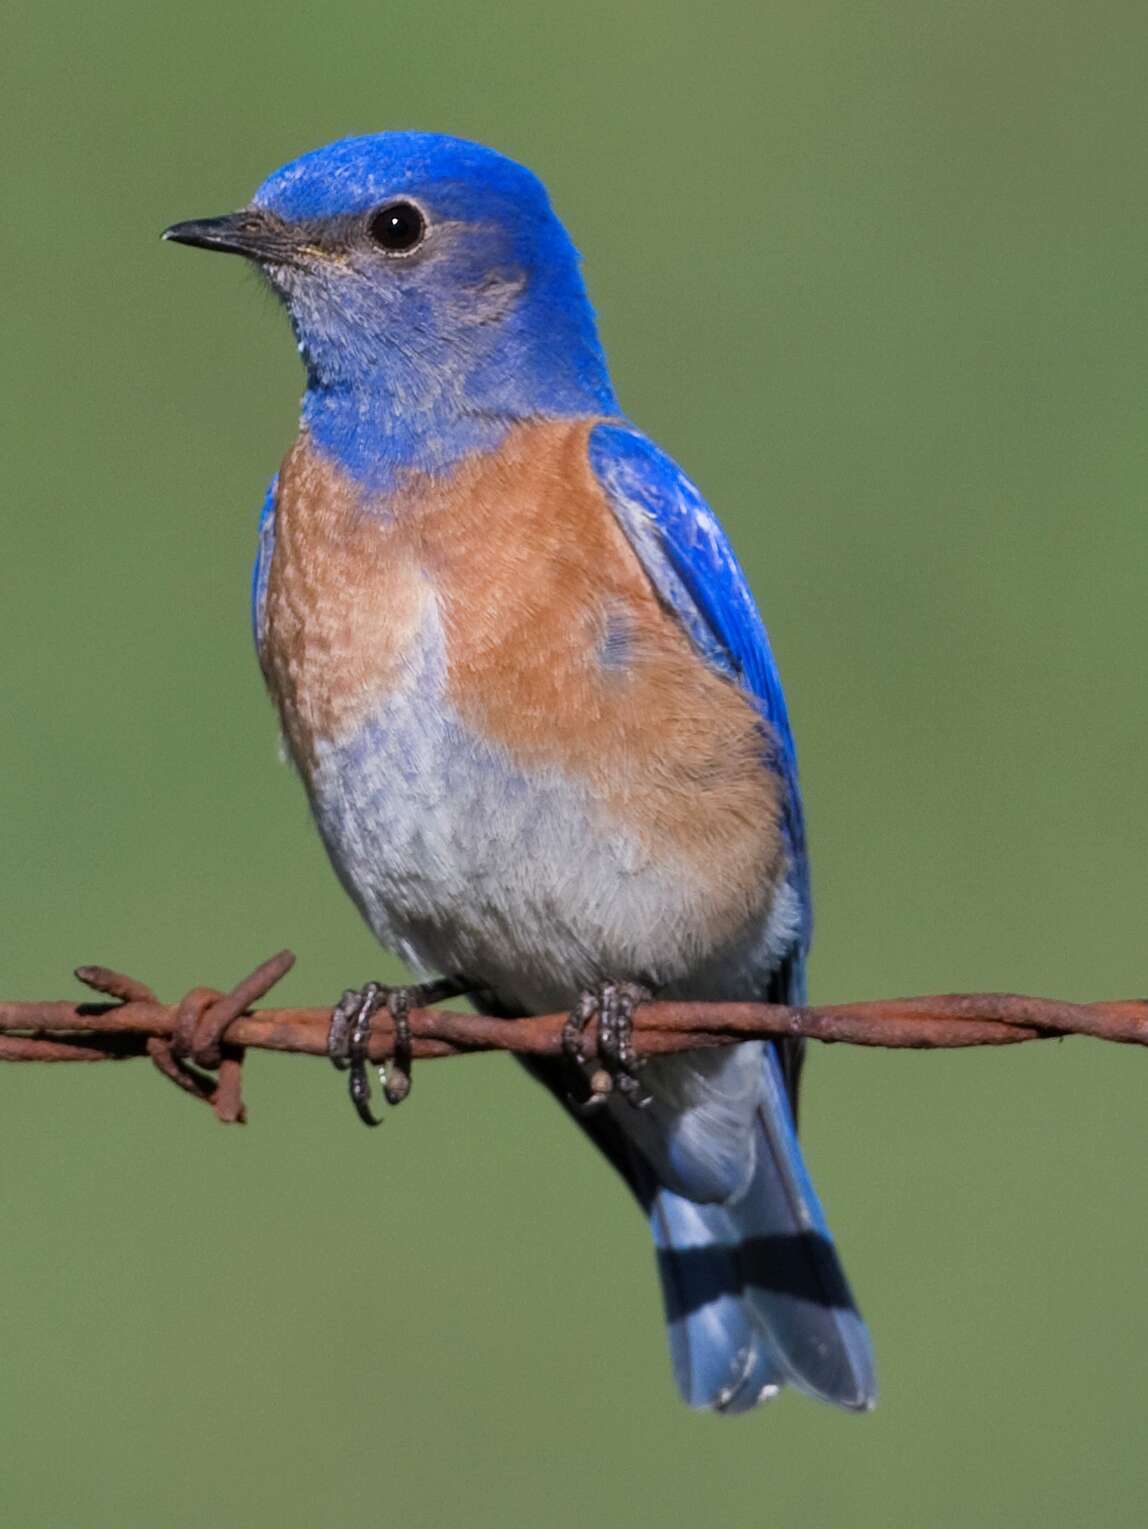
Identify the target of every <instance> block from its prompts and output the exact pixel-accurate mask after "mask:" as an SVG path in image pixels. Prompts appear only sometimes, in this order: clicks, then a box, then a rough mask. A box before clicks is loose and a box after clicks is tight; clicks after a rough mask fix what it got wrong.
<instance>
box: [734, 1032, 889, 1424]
mask: <svg viewBox="0 0 1148 1529" xmlns="http://www.w3.org/2000/svg"><path fill="white" fill-rule="evenodd" d="M763 1071H764V1087H763V1091H762V1102H761V1108H760V1110H759V1112H758V1124H757V1139H756V1142H755V1152H756V1165H755V1169H754V1176H753V1179H752V1180H751V1182H750V1186H749V1189H748V1190H747V1191H746V1193H745V1194H744V1195H743V1196H742V1198H741V1199H740V1200H738V1201H737V1203H736V1204H735V1205H732V1206H730V1207H728V1211H729V1214H730V1215H731V1217H732V1218H733V1220H734V1222H735V1225H736V1227H737V1231H738V1237H739V1245H740V1260H739V1263H740V1272H741V1277H742V1282H743V1289H744V1294H745V1303H746V1306H747V1308H748V1309H749V1312H750V1313H751V1315H752V1317H753V1318H754V1319H755V1320H756V1321H757V1322H758V1323H759V1324H760V1326H761V1327H762V1328H764V1330H765V1331H766V1332H767V1333H768V1334H769V1337H770V1340H771V1341H772V1343H773V1345H774V1347H775V1350H776V1352H777V1354H778V1357H779V1359H780V1360H781V1363H782V1364H783V1366H784V1368H785V1370H786V1371H787V1373H788V1377H789V1379H790V1381H791V1382H792V1383H793V1384H794V1385H795V1386H797V1387H798V1389H799V1390H802V1391H805V1392H807V1393H808V1394H809V1395H811V1396H816V1397H820V1398H821V1399H822V1400H823V1401H829V1402H836V1403H837V1405H838V1406H841V1407H848V1408H852V1409H855V1410H859V1409H866V1408H869V1407H871V1406H873V1404H874V1402H875V1401H876V1396H877V1385H876V1377H875V1374H874V1366H873V1351H872V1346H871V1344H870V1341H869V1334H868V1332H867V1331H866V1328H865V1324H864V1322H863V1321H862V1319H861V1315H860V1313H859V1312H858V1310H857V1306H856V1303H855V1302H854V1300H853V1296H852V1294H851V1292H850V1290H849V1285H848V1283H847V1281H846V1279H845V1274H844V1271H843V1270H842V1268H841V1264H840V1261H839V1260H838V1257H837V1250H836V1248H835V1247H834V1245H833V1239H832V1237H831V1236H830V1233H829V1228H828V1226H827V1225H826V1222H825V1213H824V1211H823V1210H822V1208H821V1202H820V1201H819V1200H818V1198H817V1193H816V1191H815V1190H814V1188H813V1184H812V1183H811V1181H810V1178H809V1174H808V1172H807V1171H806V1168H805V1163H804V1160H803V1159H802V1155H801V1148H800V1147H799V1145H798V1141H797V1131H796V1127H795V1126H794V1122H793V1114H792V1111H791V1109H790V1105H789V1097H788V1093H787V1090H786V1086H785V1080H784V1078H783V1075H782V1070H781V1067H780V1064H779V1062H778V1059H777V1055H776V1052H775V1051H774V1048H773V1047H772V1046H769V1047H766V1051H765V1064H764V1069H763Z"/></svg>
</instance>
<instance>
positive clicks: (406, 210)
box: [367, 202, 427, 255]
mask: <svg viewBox="0 0 1148 1529" xmlns="http://www.w3.org/2000/svg"><path fill="white" fill-rule="evenodd" d="M367 231H368V233H369V234H370V236H371V238H372V239H373V240H374V241H375V243H376V244H378V245H380V246H381V247H382V248H383V249H385V250H386V251H387V252H388V254H391V255H405V254H406V253H407V252H408V251H409V250H413V249H414V247H415V245H416V244H420V243H421V242H422V237H423V235H424V234H425V233H426V231H427V220H426V219H425V218H424V217H423V215H422V213H421V212H420V211H419V210H418V208H417V207H416V206H414V204H413V203H411V202H388V204H387V205H386V207H380V208H379V210H378V212H376V213H373V214H372V216H371V221H370V223H369V224H368V225H367Z"/></svg>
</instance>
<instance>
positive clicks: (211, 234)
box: [165, 133, 617, 487]
mask: <svg viewBox="0 0 1148 1529" xmlns="http://www.w3.org/2000/svg"><path fill="white" fill-rule="evenodd" d="M165 237H166V238H171V239H175V240H177V241H179V242H181V243H187V244H198V245H202V246H204V247H206V248H211V249H220V250H226V251H230V252H233V253H236V254H242V255H246V256H247V257H248V258H250V259H252V260H254V261H256V262H257V263H258V265H259V266H260V267H261V268H262V270H263V271H264V273H265V274H266V276H267V278H268V280H269V281H270V283H271V285H272V287H273V288H274V289H275V291H276V292H277V293H278V294H279V296H280V297H281V298H282V300H283V302H284V303H285V304H286V307H287V310H288V312H289V313H290V316H291V322H292V325H293V326H294V329H295V335H296V338H297V340H298V344H299V351H300V354H301V355H302V357H303V362H304V365H305V366H306V368H307V392H306V396H305V398H304V402H303V423H304V425H305V426H306V427H307V428H308V430H309V431H310V433H311V436H312V439H313V440H314V442H315V444H316V445H317V446H318V447H319V448H320V449H321V450H323V451H325V452H327V453H328V454H330V455H332V456H334V457H335V458H336V459H337V460H338V461H340V462H341V463H342V464H343V465H344V466H345V467H347V468H348V469H349V470H350V471H351V472H353V473H354V474H355V475H356V476H357V477H359V478H361V479H362V480H363V481H365V482H368V483H370V484H371V485H372V486H377V487H383V486H386V485H388V484H390V483H393V482H394V481H395V480H396V478H397V477H399V476H400V475H401V473H402V472H403V470H404V469H409V468H420V469H424V470H429V471H434V470H436V469H439V468H443V467H446V466H448V465H449V464H450V463H451V462H454V461H457V460H458V459H459V458H460V457H462V456H464V455H466V454H467V453H468V452H470V451H474V450H483V449H487V448H489V447H491V446H493V445H495V444H497V442H498V440H499V439H501V437H502V435H503V434H504V433H505V431H506V430H507V429H508V428H509V427H510V426H511V425H513V424H514V423H515V422H516V421H519V420H524V419H537V418H539V417H542V418H554V417H565V416H579V415H587V414H591V415H603V414H605V415H612V414H616V413H617V403H616V401H615V398H614V394H613V390H612V388H611V386H610V380H609V377H608V375H607V371H606V364H605V360H604V358H603V355H602V351H601V348H600V346H599V343H598V337H597V332H596V330H595V326H594V315H593V312H592V310H591V308H590V305H589V302H588V301H587V298H586V292H585V288H584V287H583V284H582V277H581V274H580V271H579V267H578V255H577V252H576V250H575V249H574V246H573V245H572V243H571V242H570V239H569V236H568V235H567V233H566V231H565V229H564V228H563V227H562V224H561V223H560V222H559V221H558V219H557V217H556V216H555V215H554V213H553V211H552V210H551V207H550V203H549V200H548V198H547V195H546V191H545V188H544V187H543V185H542V184H541V182H540V181H539V180H538V179H537V178H536V177H535V176H534V175H532V174H531V173H530V171H529V170H525V169H523V168H522V166H521V165H517V164H515V163H514V162H513V161H511V160H509V159H505V158H503V156H502V155H500V154H496V153H495V152H494V151H493V150H492V149H487V148H483V147H482V145H480V144H476V143H467V142H465V141H464V140H462V139H459V138H446V137H443V136H441V135H439V134H434V133H378V134H375V135H373V136H370V137H364V138H344V139H342V140H340V141H339V142H337V143H332V144H328V145H327V147H326V148H322V149H316V150H315V151H314V152H313V153H310V154H305V155H304V156H303V157H302V158H301V159H296V160H293V161H292V162H291V163H290V164H288V165H285V166H284V167H283V168H282V169H281V170H277V171H276V172H275V174H274V175H272V176H271V177H270V178H269V179H268V180H266V181H264V183H263V185H262V186H260V188H259V190H258V191H257V192H256V193H255V196H254V197H253V198H252V200H251V202H250V204H249V205H248V206H247V207H246V208H245V209H244V210H243V211H242V212H239V213H235V214H232V215H230V216H227V217H223V218H209V219H205V220H202V221H199V222H192V223H180V224H176V225H175V226H174V227H173V228H170V229H168V231H167V234H166V235H165Z"/></svg>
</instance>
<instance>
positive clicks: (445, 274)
mask: <svg viewBox="0 0 1148 1529" xmlns="http://www.w3.org/2000/svg"><path fill="white" fill-rule="evenodd" d="M163 237H164V238H165V239H168V240H171V241H174V242H176V243H180V244H185V245H192V246H197V247H201V248H204V249H207V250H215V251H220V252H224V253H231V254H235V255H239V256H242V257H244V258H245V259H247V260H248V261H250V262H252V263H253V264H254V266H255V267H257V268H258V270H259V271H260V272H261V273H262V275H263V276H264V277H265V278H266V281H267V282H268V283H269V285H270V287H271V289H272V291H273V292H274V293H275V295H276V296H277V297H278V298H279V299H280V300H281V302H282V304H283V305H284V307H285V308H286V311H287V315H288V317H289V319H290V322H291V326H292V328H293V330H294V334H295V339H296V342H297V348H298V351H299V354H300V356H301V359H302V363H303V367H304V370H305V373H306V386H305V391H304V394H303V400H302V405H301V414H300V422H299V431H298V434H297V436H296V438H295V440H294V442H293V444H292V445H291V447H290V449H289V450H288V452H287V454H286V456H285V457H284V459H283V461H282V464H281V465H280V467H279V470H278V472H277V473H276V475H275V477H274V478H273V479H272V481H271V484H270V487H269V489H268V491H267V495H266V499H265V502H264V507H263V511H262V514H261V517H260V520H259V528H258V556H257V561H256V566H255V573H254V580H253V589H252V619H253V625H254V631H255V641H256V646H257V649H258V654H259V660H260V664H261V666H262V670H263V674H264V677H265V680H266V684H267V687H268V689H269V691H270V693H271V696H272V698H273V700H274V702H275V704H276V706H277V709H278V712H279V718H280V722H281V727H282V733H283V737H284V739H285V743H286V748H287V752H288V754H289V756H290V758H291V759H292V760H293V762H294V764H295V766H296V767H297V770H298V772H299V774H300V776H301V778H302V781H303V784H304V787H305V789H306V793H307V795H308V797H309V800H310V806H311V809H312V812H313V816H314V818H315V821H316V824H317V826H318V830H319V833H320V835H321V837H322V839H323V842H324V844H325V846H326V849H327V852H328V854H329V857H330V860H331V862H332V864H333V867H334V869H335V872H336V874H337V875H338V877H339V879H340V881H341V882H342V884H343V886H344V888H345V889H346V891H347V892H348V893H349V895H350V897H351V899H352V900H353V901H354V903H355V904H356V905H357V907H358V909H359V911H360V912H361V914H362V916H363V918H364V919H365V920H366V922H367V924H368V925H369V927H370V928H371V930H372V931H373V932H374V935H375V936H376V938H377V939H378V941H379V942H380V943H381V945H382V946H383V947H385V948H386V949H387V950H389V951H391V952H393V953H395V954H397V955H398V956H400V957H402V958H403V959H404V960H405V961H406V962H407V963H408V964H409V965H410V967H411V968H412V969H413V971H414V973H415V974H416V976H417V977H419V978H420V979H421V981H420V982H415V983H412V984H410V985H408V986H407V987H406V988H400V989H394V990H389V989H384V988H383V987H381V986H380V985H378V984H368V985H367V986H366V987H365V988H363V989H361V990H359V989H349V990H348V992H347V993H346V994H344V997H343V999H342V1000H341V1002H340V1003H339V1004H338V1005H336V1006H335V1010H334V1017H333V1022H332V1031H331V1035H332V1052H331V1054H332V1058H333V1060H335V1061H336V1062H337V1063H340V1064H342V1065H350V1066H351V1068H352V1073H353V1086H352V1093H353V1096H355V1097H356V1102H357V1104H358V1105H359V1106H360V1107H361V1112H362V1113H365V1114H366V1115H367V1116H368V1118H369V1111H368V1110H366V1109H365V1108H363V1106H364V1101H363V1098H362V1094H361V1091H360V1093H359V1094H358V1095H357V1096H356V1095H355V1087H354V1083H355V1080H356V1079H357V1080H358V1082H359V1084H360V1085H361V1083H362V1075H363V1071H364V1067H363V1060H364V1056H365V1045H364V1041H365V1037H366V1035H367V1034H368V1033H369V1026H370V1021H371V1018H372V1016H373V1014H374V1012H375V1011H376V1009H377V1008H378V1007H379V1006H380V1005H381V1004H382V1003H384V1002H385V1003H386V1004H387V1005H388V1007H389V1008H390V1009H391V1012H392V1015H393V1016H394V1017H395V1019H396V1036H397V1038H399V1039H401V1038H402V1037H403V1036H404V1035H405V1034H406V1033H409V1031H408V1029H407V1028H406V1027H405V1014H406V1010H407V1008H408V1007H409V1005H410V1003H411V1002H412V1001H419V1000H422V999H425V998H427V997H428V996H429V997H431V998H437V997H441V996H446V995H447V994H448V993H461V992H467V993H470V994H471V995H473V996H475V998H476V1001H479V1002H480V1003H481V1005H482V1007H483V1009H484V1010H485V1011H486V1012H492V1013H496V1014H500V1015H503V1016H506V1017H510V1018H515V1017H522V1016H526V1015H530V1014H535V1013H540V1012H552V1011H554V1010H557V1009H563V1010H568V1011H569V1012H570V1013H571V1021H570V1024H569V1026H568V1029H567V1033H566V1042H567V1046H566V1049H567V1056H566V1057H564V1058H535V1059H532V1060H531V1061H530V1062H529V1063H528V1064H527V1065H528V1068H529V1070H530V1071H531V1072H532V1073H533V1074H534V1076H535V1077H536V1078H537V1079H538V1080H539V1081H540V1082H541V1083H543V1084H544V1085H545V1086H546V1087H547V1088H548V1089H549V1090H550V1091H551V1093H552V1094H554V1096H555V1097H556V1098H557V1099H558V1101H559V1102H560V1103H561V1105H562V1106H563V1108H565V1109H566V1110H567V1111H568V1113H569V1114H570V1116H571V1117H572V1119H574V1120H575V1121H576V1122H577V1123H578V1125H579V1127H580V1128H581V1129H582V1130H583V1131H584V1132H585V1133H586V1135H587V1136H588V1137H589V1138H590V1140H591V1141H592V1142H593V1143H594V1144H595V1145H596V1146H597V1147H598V1148H599V1149H600V1150H601V1151H602V1152H603V1153H604V1154H605V1156H606V1158H607V1159H608V1160H609V1162H610V1163H611V1164H612V1165H613V1167H614V1168H615V1169H616V1170H617V1172H618V1173H619V1174H620V1176H621V1178H622V1179H623V1181H624V1182H625V1184H626V1185H627V1186H628V1188H629V1190H630V1191H631V1193H632V1195H633V1197H634V1199H635V1201H636V1202H637V1204H638V1206H639V1207H640V1208H641V1210H642V1212H643V1213H644V1214H645V1216H646V1217H647V1218H648V1221H649V1224H650V1226H651V1229H652V1233H653V1241H654V1245H655V1252H656V1259H657V1266H658V1270H659V1273H660V1279H661V1287H662V1295H663V1302H664V1307H665V1316H666V1322H667V1329H668V1335H669V1348H670V1358H671V1362H672V1370H673V1375H674V1378H675V1380H676V1383H677V1387H678V1389H679V1391H680V1393H681V1396H682V1397H683V1398H684V1400H685V1401H686V1402H687V1403H688V1404H689V1405H690V1406H692V1407H695V1408H698V1409H711V1410H714V1411H716V1412H719V1413H723V1414H736V1413H741V1412H746V1411H748V1410H749V1409H751V1408H753V1407H755V1406H756V1405H757V1404H758V1403H759V1402H763V1401H766V1400H768V1399H770V1398H771V1397H774V1396H776V1395H777V1394H778V1392H779V1391H780V1390H781V1389H782V1388H783V1387H785V1386H787V1385H788V1386H792V1387H794V1388H795V1389H797V1390H798V1391H800V1392H804V1393H806V1394H807V1395H810V1396H812V1397H815V1398H818V1399H820V1400H822V1401H826V1402H830V1403H834V1404H837V1405H839V1406H841V1407H844V1408H846V1409H850V1410H854V1411H864V1410H867V1409H868V1408H870V1407H871V1406H872V1405H873V1404H874V1401H875V1397H876V1384H875V1378H874V1363H873V1353H872V1346H871V1341H870V1338H869V1334H868V1331H867V1328H866V1326H865V1324H864V1321H863V1319H862V1317H861V1315H860V1313H859V1311H858V1308H857V1305H856V1303H855V1301H854V1298H853V1296H852V1294H851V1291H850V1288H849V1285H848V1284H847V1282H846V1279H845V1276H844V1273H843V1271H842V1268H841V1263H840V1260H839V1257H838V1254H837V1251H836V1248H835V1245H834V1242H833V1240H832V1237H831V1235H830V1232H829V1229H828V1226H827V1224H826V1221H825V1215H824V1212H823V1210H822V1207H821V1204H820V1201H819V1199H818V1197H817V1194H816V1192H815V1190H814V1187H813V1184H812V1182H811V1180H810V1177H809V1174H808V1172H807V1170H806V1167H805V1163H804V1160H803V1156H802V1151H801V1148H800V1146H799V1144H798V1137H797V1091H798V1084H799V1079H800V1073H801V1064H802V1050H801V1043H800V1042H799V1041H796V1040H784V1041H773V1040H771V1041H760V1040H755V1041H747V1042H744V1043H739V1044H737V1045H734V1046H730V1047H724V1048H715V1049H711V1050H707V1051H692V1052H685V1053H681V1054H676V1055H672V1056H659V1057H650V1058H647V1059H641V1058H638V1057H636V1056H635V1054H634V1046H633V1041H632V1022H633V1013H634V1009H635V1006H636V1005H638V1004H640V1003H641V1002H642V1001H643V1000H644V999H645V998H646V997H647V996H649V995H652V994H653V995H659V996H662V997H667V998H671V997H672V998H680V999H693V1000H718V999H722V1000H768V1001H776V1002H784V1003H800V1002H803V1001H804V997H805V969H806V960H807V955H808V950H809V943H810V936H811V903H810V886H809V871H808V861H807V853H806V844H805V828H804V819H803V813H802V802H801V795H800V788H799V783H798V774H797V758H796V751H795V745H794V740H793V734H792V730H791V727H790V723H789V718H788V715H787V711H786V702H785V697H784V693H783V690H782V685H781V680H780V677H779V673H778V669H777V665H776V662H775V659H774V656H773V653H772V650H771V647H770V643H769V640H768V637H767V635H766V630H765V626H764V624H763V622H762V618H761V616H760V614H759V611H758V609H757V606H756V604H755V602H754V598H753V596H752V594H751V592H750V589H749V585H748V583H747V580H746V577H745V574H744V573H743V571H742V568H741V566H740V565H739V563H738V561H737V559H736V557H735V554H734V552H733V550H732V548H731V545H730V543H729V540H728V539H727V537H726V534H725V532H724V531H723V529H722V527H721V525H720V523H719V521H718V519H717V517H716V516H715V514H714V513H713V511H712V510H711V509H710V507H709V505H708V504H707V502H706V500H705V499H704V498H703V497H702V495H701V493H700V492H699V490H698V489H697V488H696V487H695V486H694V485H693V483H692V482H691V481H690V480H689V479H688V478H687V477H686V475H685V474H684V472H683V471H682V470H681V469H680V468H679V467H678V466H677V465H676V464H675V462H674V461H673V460H672V459H671V458H670V457H669V456H668V455H667V454H666V453H665V452H664V451H663V450H662V449H661V448H660V447H659V446H657V445H656V444H655V443H654V442H653V441H652V440H651V439H650V438H649V437H647V436H646V435H644V434H643V433H642V432H641V431H640V430H639V429H638V428H637V427H636V426H635V425H634V424H633V423H632V422H631V421H630V420H629V418H628V417H627V416H626V415H625V414H624V413H623V412H622V409H621V406H620V404H619V402H618V400H617V397H616V395H615V392H614V386H613V383H612V381H611V377H610V373H609V369H608V365H607V361H606V357H605V354H604V352H603V348H602V345H601V342H600V339H599V335H598V329H597V324H596V319H595V315H594V311H593V309H592V307H591V305H590V302H589V299H588V296H587V292H586V287H585V284H584V279H583V275H582V268H581V260H580V256H579V254H578V252H577V250H576V249H575V246H574V244H573V243H572V241H571V238H570V235H569V234H568V233H567V231H566V228H565V226H564V225H563V223H562V222H561V221H560V219H559V217H558V215H557V214H556V213H555V211H554V210H553V207H552V205H551V201H550V198H549V195H548V192H547V190H546V188H545V186H544V185H543V183H542V181H541V180H540V179H539V178H537V177H536V176H535V175H534V174H533V173H532V172H531V171H530V170H528V169H527V168H525V167H524V166H522V165H520V164H518V163H517V162H515V161H514V160H512V159H510V158H508V157H505V156H504V155H502V154H500V153H498V152H497V151H495V150H494V149H491V148H488V147H486V146H485V145H482V144H479V143H475V142H469V141H466V140H463V139H459V138H455V137H450V136H446V135H443V134H438V133H429V132H407V131H398V130H391V131H386V132H380V133H373V134H367V135H363V136H355V137H348V138H343V139H340V140H338V141H336V142H333V143H330V144H328V145H326V146H325V147H322V148H319V149H316V150H313V151H311V152H309V153H305V154H303V155H302V156H301V157H299V158H296V159H294V160H292V161H291V162H289V163H287V164H285V165H284V166H283V167H282V168H280V169H278V170H276V171H275V172H274V173H273V174H272V175H270V176H269V177H268V178H267V179H266V180H265V181H264V182H263V184H262V185H261V186H260V187H259V189H258V190H257V191H256V192H255V194H254V196H253V197H252V198H251V200H250V201H249V202H248V203H247V204H246V205H245V206H244V207H242V208H241V209H240V210H239V211H238V212H235V213H230V214H226V215H224V216H222V217H213V218H202V219H195V220H192V221H188V222H181V223H176V224H174V225H173V226H172V227H170V228H168V229H167V230H166V231H165V233H164V236H163ZM435 974H437V977H436V976H435ZM595 1015H597V1016H598V1018H599V1020H600V1024H599V1030H600V1033H601V1038H600V1041H599V1049H600V1053H601V1054H600V1058H599V1061H600V1062H601V1063H602V1064H603V1065H604V1066H605V1068H606V1071H607V1077H606V1079H605V1086H604V1085H603V1077H602V1068H601V1067H599V1068H597V1069H596V1070H595V1078H594V1086H593V1088H592V1089H587V1088H583V1087H581V1086H580V1085H577V1084H575V1083H573V1082H572V1076H573V1073H572V1069H573V1071H574V1072H577V1070H578V1067H579V1065H580V1064H582V1063H585V1062H586V1059H585V1057H584V1055H583V1051H582V1044H583V1032H584V1031H585V1027H586V1025H587V1024H588V1022H589V1020H590V1019H591V1018H593V1017H594V1016H595ZM589 1070H590V1064H589V1063H586V1065H585V1067H583V1069H582V1076H583V1078H585V1077H586V1076H587V1075H588V1074H589ZM408 1084H409V1077H407V1076H404V1068H403V1067H401V1066H400V1067H399V1068H398V1069H397V1071H396V1073H395V1076H394V1078H393V1079H392V1080H391V1081H390V1084H389V1086H388V1090H387V1095H388V1097H389V1098H390V1099H391V1100H392V1102H394V1101H395V1100H397V1099H398V1098H400V1097H401V1096H402V1094H403V1093H404V1092H405V1090H406V1087H407V1086H408Z"/></svg>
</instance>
